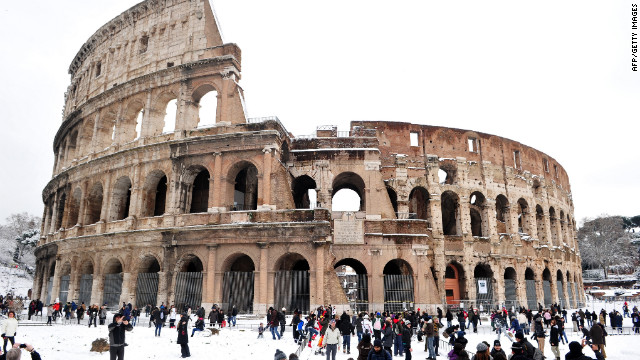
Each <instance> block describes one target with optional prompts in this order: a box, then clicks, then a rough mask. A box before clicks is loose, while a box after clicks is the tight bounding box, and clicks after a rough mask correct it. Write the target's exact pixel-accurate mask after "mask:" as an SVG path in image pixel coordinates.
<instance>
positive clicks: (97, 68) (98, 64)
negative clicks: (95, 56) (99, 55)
mask: <svg viewBox="0 0 640 360" xmlns="http://www.w3.org/2000/svg"><path fill="white" fill-rule="evenodd" d="M101 73H102V61H98V63H97V64H96V77H98V76H100V74H101Z"/></svg>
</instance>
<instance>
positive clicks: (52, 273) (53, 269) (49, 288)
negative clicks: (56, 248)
mask: <svg viewBox="0 0 640 360" xmlns="http://www.w3.org/2000/svg"><path fill="white" fill-rule="evenodd" d="M55 273H56V266H55V263H53V264H51V268H50V269H49V280H48V281H47V301H46V302H47V304H51V303H52V301H51V300H55V298H52V296H51V295H52V294H51V292H52V291H53V277H54V276H55Z"/></svg>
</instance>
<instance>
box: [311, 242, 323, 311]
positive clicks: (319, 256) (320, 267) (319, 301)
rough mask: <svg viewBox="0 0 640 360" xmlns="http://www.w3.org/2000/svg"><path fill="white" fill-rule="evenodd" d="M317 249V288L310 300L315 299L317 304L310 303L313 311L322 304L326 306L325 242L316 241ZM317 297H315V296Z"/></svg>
mask: <svg viewBox="0 0 640 360" xmlns="http://www.w3.org/2000/svg"><path fill="white" fill-rule="evenodd" d="M314 245H315V248H316V267H315V268H316V271H315V273H316V288H315V294H313V293H311V294H310V295H311V296H310V298H311V299H315V303H313V302H312V301H311V302H310V307H311V309H313V308H314V307H318V306H320V305H321V304H324V272H325V266H324V252H325V246H324V245H325V241H315V242H314ZM314 295H315V296H314ZM311 299H310V300H311Z"/></svg>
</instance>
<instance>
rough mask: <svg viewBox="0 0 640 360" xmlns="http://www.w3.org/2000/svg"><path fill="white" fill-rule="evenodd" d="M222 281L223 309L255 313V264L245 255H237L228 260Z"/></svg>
mask: <svg viewBox="0 0 640 360" xmlns="http://www.w3.org/2000/svg"><path fill="white" fill-rule="evenodd" d="M223 269H225V272H224V278H223V281H222V304H221V305H222V308H223V309H230V308H231V307H234V306H235V308H236V309H237V310H238V312H240V313H253V296H254V294H253V290H254V279H255V276H254V275H255V270H256V267H255V264H254V263H253V260H252V259H251V257H249V256H248V255H245V254H235V255H232V256H231V257H230V258H229V259H227V261H226V264H225V266H224V267H223Z"/></svg>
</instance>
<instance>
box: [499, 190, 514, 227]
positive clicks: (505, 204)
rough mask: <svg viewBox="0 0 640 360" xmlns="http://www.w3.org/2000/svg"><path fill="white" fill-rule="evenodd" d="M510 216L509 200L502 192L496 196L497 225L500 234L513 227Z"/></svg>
mask: <svg viewBox="0 0 640 360" xmlns="http://www.w3.org/2000/svg"><path fill="white" fill-rule="evenodd" d="M510 219H511V217H510V216H509V200H508V199H507V197H506V196H504V195H502V194H500V195H498V196H497V197H496V227H497V230H498V234H504V233H508V232H509V231H510V229H511V224H510Z"/></svg>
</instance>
